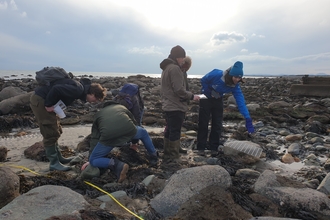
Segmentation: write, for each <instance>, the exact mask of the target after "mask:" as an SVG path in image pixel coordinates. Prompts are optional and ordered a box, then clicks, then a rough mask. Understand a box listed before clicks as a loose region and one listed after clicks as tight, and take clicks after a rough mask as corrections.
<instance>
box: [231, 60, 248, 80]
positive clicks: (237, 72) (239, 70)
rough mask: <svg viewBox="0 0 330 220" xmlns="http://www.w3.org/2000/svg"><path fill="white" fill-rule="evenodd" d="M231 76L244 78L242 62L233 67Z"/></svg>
mask: <svg viewBox="0 0 330 220" xmlns="http://www.w3.org/2000/svg"><path fill="white" fill-rule="evenodd" d="M229 75H231V76H236V77H243V75H244V74H243V63H242V62H241V61H237V62H236V63H234V65H233V66H232V67H231V69H230V71H229Z"/></svg>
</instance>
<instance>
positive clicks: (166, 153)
mask: <svg viewBox="0 0 330 220" xmlns="http://www.w3.org/2000/svg"><path fill="white" fill-rule="evenodd" d="M169 147H170V139H168V138H165V137H164V157H163V158H164V160H166V158H167V157H169V155H170V154H171V151H170V148H169Z"/></svg>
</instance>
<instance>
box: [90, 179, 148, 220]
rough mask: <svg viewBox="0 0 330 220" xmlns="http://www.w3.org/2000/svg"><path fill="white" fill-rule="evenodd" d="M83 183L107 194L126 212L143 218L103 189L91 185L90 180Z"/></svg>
mask: <svg viewBox="0 0 330 220" xmlns="http://www.w3.org/2000/svg"><path fill="white" fill-rule="evenodd" d="M84 183H86V184H88V185H90V186H92V187H94V188H95V189H97V190H99V191H101V192H103V193H105V194H107V195H108V196H110V198H111V199H113V200H114V201H115V202H116V203H117V204H118V205H119V206H120V207H122V208H123V209H125V210H126V211H127V212H129V213H130V214H132V215H134V216H135V217H137V218H138V219H141V220H143V218H141V217H140V216H138V215H136V214H135V213H134V212H132V211H131V210H129V209H128V208H126V207H125V206H123V205H122V204H121V203H120V202H119V201H118V200H117V199H116V198H115V197H113V196H112V195H111V194H110V193H108V192H106V191H104V190H103V189H101V188H99V187H97V186H95V185H93V184H92V183H90V182H87V181H84Z"/></svg>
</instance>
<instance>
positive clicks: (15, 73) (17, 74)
mask: <svg viewBox="0 0 330 220" xmlns="http://www.w3.org/2000/svg"><path fill="white" fill-rule="evenodd" d="M35 72H36V71H33V70H0V78H4V79H5V80H11V79H22V78H33V79H34V78H35ZM73 74H74V75H75V76H76V77H91V78H92V77H94V78H100V77H107V76H112V77H128V76H134V75H138V74H140V75H144V76H149V77H153V78H160V75H161V74H160V73H115V72H73ZM202 77H203V75H192V74H191V75H189V74H188V78H198V79H200V78H202ZM244 77H245V78H263V77H267V78H274V77H276V76H244Z"/></svg>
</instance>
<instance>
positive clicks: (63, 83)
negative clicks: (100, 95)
mask: <svg viewBox="0 0 330 220" xmlns="http://www.w3.org/2000/svg"><path fill="white" fill-rule="evenodd" d="M90 86H91V81H90V80H89V79H87V78H83V79H81V80H80V82H79V81H77V80H74V79H60V80H56V81H55V82H53V83H51V84H50V85H49V86H40V87H38V88H36V89H35V94H36V95H38V96H40V97H42V98H43V99H44V100H45V106H46V107H51V106H53V105H55V104H56V103H57V102H58V101H59V100H62V102H63V103H64V104H65V105H70V104H72V103H73V101H74V100H76V99H80V100H82V101H83V102H86V96H87V94H88V92H89V88H90Z"/></svg>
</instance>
